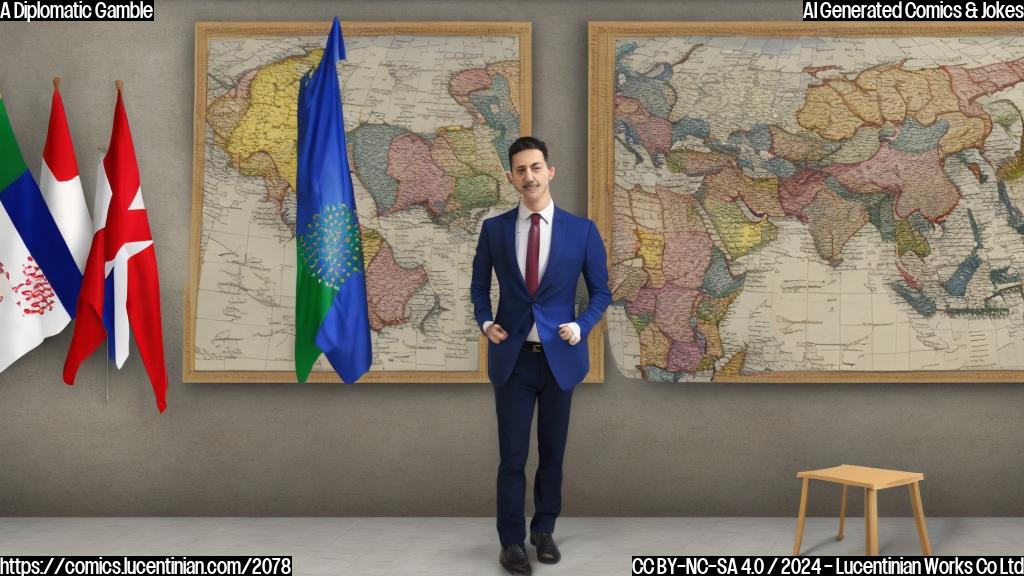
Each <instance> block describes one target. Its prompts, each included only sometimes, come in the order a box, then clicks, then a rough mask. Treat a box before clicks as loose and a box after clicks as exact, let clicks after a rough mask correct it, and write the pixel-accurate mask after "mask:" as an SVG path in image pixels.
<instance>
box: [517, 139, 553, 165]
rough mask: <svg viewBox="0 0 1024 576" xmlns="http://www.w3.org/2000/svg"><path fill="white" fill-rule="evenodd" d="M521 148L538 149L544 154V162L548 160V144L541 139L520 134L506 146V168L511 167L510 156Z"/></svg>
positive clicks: (520, 150) (521, 149)
mask: <svg viewBox="0 0 1024 576" xmlns="http://www.w3.org/2000/svg"><path fill="white" fill-rule="evenodd" d="M523 150H540V152H541V154H543V155H544V162H545V163H547V161H548V145H547V144H545V143H544V142H543V141H542V140H538V139H536V138H534V137H533V136H522V137H520V138H519V139H517V140H516V141H515V142H513V143H512V145H511V146H509V147H508V168H509V170H511V169H512V157H513V156H515V155H516V154H518V153H520V152H522V151H523Z"/></svg>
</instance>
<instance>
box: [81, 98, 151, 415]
mask: <svg viewBox="0 0 1024 576" xmlns="http://www.w3.org/2000/svg"><path fill="white" fill-rule="evenodd" d="M93 217H94V219H95V227H94V233H93V237H92V247H91V248H90V250H89V259H88V261H87V263H86V265H85V276H84V279H83V281H82V291H81V294H80V295H79V298H78V306H77V308H78V317H77V318H76V321H75V333H74V336H73V337H72V339H71V347H70V349H69V350H68V357H67V360H66V361H65V363H64V382H66V383H68V384H74V382H75V374H77V372H78V368H79V366H81V364H82V362H83V361H84V360H85V359H86V358H87V357H88V356H89V355H90V354H92V353H93V352H94V351H95V350H96V348H98V347H99V345H100V344H102V343H103V340H104V338H106V340H107V345H108V350H109V352H110V359H111V360H113V361H114V363H115V364H116V365H117V367H118V368H121V367H122V366H123V365H124V362H125V360H127V359H128V337H129V334H130V333H132V334H134V335H135V343H136V344H137V345H138V348H139V354H140V355H141V356H142V363H143V364H144V365H145V366H146V372H147V373H148V374H149V381H150V383H151V384H152V386H153V393H154V394H155V395H156V405H157V408H159V410H160V411H161V412H163V411H164V410H165V409H166V408H167V368H166V367H165V364H164V343H163V328H162V325H161V316H160V279H159V277H158V274H157V265H156V251H155V249H154V247H153V235H152V234H151V233H150V230H149V219H148V217H147V216H146V207H145V206H144V205H143V203H142V188H141V187H140V183H139V165H138V162H137V161H136V159H135V148H134V146H133V145H132V134H131V129H130V128H129V127H128V116H127V115H126V114H125V111H124V102H123V101H122V99H121V90H120V88H118V91H117V105H116V107H115V108H114V127H113V130H112V131H111V134H110V147H109V148H108V149H107V155H106V156H104V158H103V161H102V162H100V168H99V178H97V182H96V198H95V203H94V205H93Z"/></svg>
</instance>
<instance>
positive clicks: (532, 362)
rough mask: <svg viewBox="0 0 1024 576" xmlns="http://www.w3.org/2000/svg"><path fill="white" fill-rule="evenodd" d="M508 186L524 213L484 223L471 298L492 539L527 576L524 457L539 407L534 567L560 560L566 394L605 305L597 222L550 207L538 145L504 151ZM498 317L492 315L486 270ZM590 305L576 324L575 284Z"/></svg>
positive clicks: (549, 172)
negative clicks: (480, 368) (484, 414)
mask: <svg viewBox="0 0 1024 576" xmlns="http://www.w3.org/2000/svg"><path fill="white" fill-rule="evenodd" d="M508 156H509V168H510V172H508V179H509V182H511V183H512V185H513V186H514V187H515V189H516V190H517V191H518V192H519V194H520V196H521V201H520V204H519V206H518V207H517V208H514V209H512V210H510V211H508V212H505V213H504V214H501V215H499V216H495V217H493V218H489V219H487V220H485V221H484V224H483V227H482V228H481V230H480V241H479V243H478V244H477V248H476V257H474V259H473V280H472V283H471V285H470V295H471V297H472V300H473V307H474V314H475V316H476V321H477V323H478V324H480V328H481V329H482V330H483V332H484V334H485V335H486V336H487V339H488V340H489V343H488V346H487V358H488V375H489V376H490V379H491V383H492V384H493V385H494V403H495V408H496V411H497V414H498V444H499V449H500V453H501V464H500V465H499V466H498V538H499V540H500V542H501V555H500V557H499V560H500V562H501V565H502V566H503V567H504V568H505V570H507V571H508V572H510V573H512V574H531V573H532V567H531V565H530V561H529V559H528V558H527V555H526V548H525V540H526V518H525V514H524V509H525V506H526V475H525V472H524V468H525V467H526V457H527V454H528V453H529V444H530V423H531V421H532V420H533V411H534V405H536V406H537V447H538V451H539V462H538V466H537V474H536V476H535V477H534V483H533V488H534V490H533V501H534V509H535V510H534V515H533V520H532V521H531V522H530V543H531V544H533V545H535V546H536V547H537V559H538V560H539V561H540V562H542V563H545V564H554V563H556V562H558V560H559V559H560V558H561V554H560V552H559V551H558V547H557V546H556V545H555V542H554V539H553V538H552V533H553V532H554V529H555V520H556V519H557V518H558V514H559V513H560V512H561V509H562V459H563V456H564V454H565V441H566V436H567V435H568V432H569V407H570V405H571V402H572V389H573V387H574V386H576V384H578V383H579V382H580V381H581V380H583V377H584V376H585V375H586V374H587V371H588V370H589V369H590V355H589V352H588V350H587V335H588V334H590V331H591V330H592V329H593V328H594V326H595V325H597V323H598V321H599V320H600V319H601V315H602V314H604V311H605V309H606V308H607V307H608V304H609V303H610V302H611V292H609V291H608V268H607V262H606V259H607V256H606V253H605V248H604V243H603V242H602V241H601V235H600V234H599V233H598V231H597V227H596V226H594V223H593V222H591V221H590V220H588V219H586V218H580V217H578V216H574V215H572V214H570V213H568V212H566V211H564V210H562V209H560V208H558V207H556V206H555V204H554V202H553V201H552V199H551V190H550V189H549V184H550V182H551V180H552V179H554V177H555V168H554V167H553V166H550V165H549V164H548V150H547V146H546V145H545V144H544V142H541V141H540V140H537V139H536V138H531V137H529V136H525V137H522V138H519V139H518V140H516V141H515V142H513V143H512V145H511V146H509V149H508ZM492 269H493V270H494V273H495V276H497V278H498V287H499V300H498V314H497V316H494V315H492V312H491V270H492ZM581 274H582V275H583V280H584V282H585V283H586V285H587V291H588V292H589V294H590V302H589V304H588V306H587V308H586V309H585V310H584V311H583V312H582V313H581V314H580V315H579V316H577V315H576V305H575V304H576V286H577V284H578V283H579V278H580V275H581Z"/></svg>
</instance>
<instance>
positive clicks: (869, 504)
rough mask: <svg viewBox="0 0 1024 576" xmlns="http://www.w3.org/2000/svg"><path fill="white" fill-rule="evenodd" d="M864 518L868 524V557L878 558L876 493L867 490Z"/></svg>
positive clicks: (875, 491)
mask: <svg viewBox="0 0 1024 576" xmlns="http://www.w3.org/2000/svg"><path fill="white" fill-rule="evenodd" d="M864 512H865V514H864V516H865V517H866V519H867V523H868V534H869V537H868V539H867V540H868V542H867V548H868V556H878V491H877V490H872V489H870V488H868V489H867V500H866V501H865V502H864Z"/></svg>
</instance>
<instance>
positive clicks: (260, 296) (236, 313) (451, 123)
mask: <svg viewBox="0 0 1024 576" xmlns="http://www.w3.org/2000/svg"><path fill="white" fill-rule="evenodd" d="M329 27H330V23H329V22H317V23H268V22H251V23H202V22H201V23H198V24H197V25H196V52H195V54H196V83H195V89H196V93H195V119H194V121H195V145H194V151H193V155H194V156H193V157H194V171H193V214H192V230H191V236H190V270H189V280H188V285H187V287H186V298H185V338H184V340H185V341H184V376H183V378H184V380H185V381H186V382H294V381H295V373H294V363H293V358H294V350H293V348H294V335H295V322H294V309H295V301H294V294H295V259H296V247H295V235H294V227H295V210H296V205H295V189H294V183H295V171H296V157H295V150H296V146H295V138H296V102H297V96H298V83H299V79H300V78H301V77H302V75H303V74H305V73H306V72H308V71H309V70H311V69H312V68H313V67H314V66H316V64H317V63H318V62H319V61H320V57H321V54H322V52H323V43H324V41H325V39H326V37H327V32H328V31H329ZM342 30H343V33H344V37H345V47H346V51H347V56H348V58H347V60H345V61H343V62H341V63H340V64H339V66H338V74H339V77H340V81H341V85H342V99H343V102H344V108H345V131H346V135H347V143H348V152H349V158H350V165H351V166H352V170H353V183H354V186H355V190H356V204H357V209H358V213H359V219H360V225H361V228H362V236H363V250H364V260H365V265H366V271H367V296H368V305H369V312H370V324H371V329H372V342H373V350H374V360H373V367H372V369H371V372H370V373H368V374H367V375H366V376H364V377H363V379H362V381H368V382H375V381H376V382H380V381H389V382H486V381H487V368H486V346H485V345H484V341H483V340H482V338H481V333H480V329H479V327H477V326H476V323H475V321H474V320H473V315H472V309H471V304H470V302H469V280H470V270H471V262H472V258H473V254H474V252H475V249H476V240H477V235H478V231H479V229H480V224H481V222H482V221H483V219H484V218H485V217H487V216H489V215H492V214H495V213H498V212H500V211H503V210H506V209H509V208H511V207H513V206H514V205H515V204H516V203H517V201H518V194H517V193H516V191H515V189H514V188H512V186H511V185H510V184H508V182H507V180H506V178H505V170H506V169H507V166H506V165H507V163H508V161H507V157H506V150H507V149H508V145H509V144H510V143H511V142H512V141H513V140H515V139H516V138H517V137H518V136H519V135H520V134H525V133H528V132H529V129H530V119H531V116H530V95H531V87H530V24H529V23H517V22H502V23H490V22H458V23H421V22H417V23H394V22H389V23H373V22H347V23H345V22H343V23H342ZM310 379H311V380H314V381H339V380H338V378H337V376H336V375H335V374H334V372H333V371H332V370H331V369H330V366H329V365H328V364H327V363H326V360H324V359H323V358H321V360H320V362H318V364H317V366H316V367H315V368H314V373H313V374H312V375H311V377H310Z"/></svg>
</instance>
